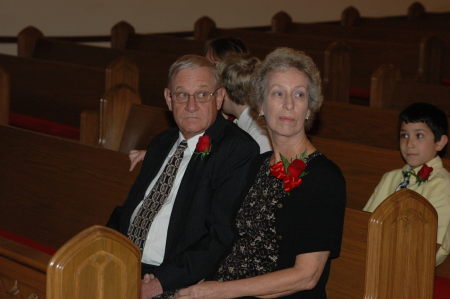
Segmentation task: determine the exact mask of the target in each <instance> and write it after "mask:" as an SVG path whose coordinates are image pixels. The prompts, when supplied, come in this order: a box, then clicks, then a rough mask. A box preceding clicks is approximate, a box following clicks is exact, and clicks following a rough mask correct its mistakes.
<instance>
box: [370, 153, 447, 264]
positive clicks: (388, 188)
mask: <svg viewBox="0 0 450 299" xmlns="http://www.w3.org/2000/svg"><path fill="white" fill-rule="evenodd" d="M426 164H427V165H428V166H430V167H433V171H432V172H431V175H430V177H429V178H428V181H427V182H425V183H422V184H420V186H419V184H418V183H417V181H416V178H415V177H414V176H411V177H410V182H409V184H408V186H407V188H408V189H410V190H413V191H415V192H417V193H419V194H420V195H422V196H423V197H425V198H426V199H427V200H428V201H429V202H430V203H431V204H432V205H433V207H434V208H435V209H436V212H437V214H438V231H437V243H438V244H441V247H440V249H439V250H438V252H437V253H436V265H439V264H440V263H442V262H443V261H444V260H445V258H446V256H447V255H448V254H449V253H450V173H449V172H448V171H447V170H446V169H445V168H444V166H443V165H442V160H441V158H440V157H439V156H436V157H435V158H433V159H432V160H431V161H429V162H427V163H426ZM421 167H422V166H419V167H416V168H414V172H415V173H417V172H418V171H419V170H420V168H421ZM407 169H408V165H405V166H404V167H403V168H402V169H396V170H392V171H390V172H387V173H385V174H384V175H383V177H382V178H381V180H380V182H379V183H378V185H377V187H376V188H375V190H374V192H373V193H372V195H371V196H370V198H369V200H368V201H367V203H366V205H365V206H364V208H363V210H364V211H367V212H373V211H374V210H375V209H376V208H377V207H378V205H380V203H381V202H382V201H383V200H385V199H386V198H387V197H388V196H389V195H391V194H392V193H394V192H395V190H396V189H397V187H398V185H399V184H400V183H401V182H402V181H403V174H402V171H403V170H407Z"/></svg>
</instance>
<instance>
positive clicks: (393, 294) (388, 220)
mask: <svg viewBox="0 0 450 299" xmlns="http://www.w3.org/2000/svg"><path fill="white" fill-rule="evenodd" d="M436 232H437V213H436V210H435V209H434V207H433V206H432V205H431V204H430V203H429V202H428V201H427V200H426V199H425V198H423V197H422V196H421V195H419V194H418V193H416V192H414V191H411V190H408V189H403V190H400V191H398V192H395V193H394V194H392V195H391V196H389V197H388V198H387V199H386V200H384V201H383V203H382V204H381V205H379V206H378V207H377V209H376V210H375V211H374V212H373V213H372V215H371V217H370V221H369V228H368V238H367V267H366V296H365V297H364V298H386V299H389V298H392V299H394V298H395V299H397V298H405V299H406V298H408V299H414V298H417V299H431V298H432V295H433V278H434V267H435V256H436Z"/></svg>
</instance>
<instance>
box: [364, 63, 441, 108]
mask: <svg viewBox="0 0 450 299" xmlns="http://www.w3.org/2000/svg"><path fill="white" fill-rule="evenodd" d="M370 92H371V95H370V106H371V107H378V108H390V109H397V110H401V109H404V108H405V107H406V106H408V105H409V104H412V103H414V102H427V103H431V104H434V105H436V106H438V107H440V108H441V109H442V110H443V111H445V112H446V113H447V114H448V115H450V86H446V85H437V84H431V83H423V82H417V81H413V80H403V79H402V75H401V74H400V70H399V69H398V68H397V67H395V66H394V65H390V64H388V65H382V66H380V67H379V68H378V69H377V70H376V71H375V72H374V74H373V75H372V85H371V90H370Z"/></svg>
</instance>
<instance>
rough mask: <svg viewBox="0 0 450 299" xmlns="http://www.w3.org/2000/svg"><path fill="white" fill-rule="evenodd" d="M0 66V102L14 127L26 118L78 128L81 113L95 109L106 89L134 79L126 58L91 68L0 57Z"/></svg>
mask: <svg viewBox="0 0 450 299" xmlns="http://www.w3.org/2000/svg"><path fill="white" fill-rule="evenodd" d="M0 67H1V68H2V70H4V72H1V73H0V77H2V78H4V79H2V80H1V82H2V84H3V86H4V89H2V93H1V94H0V96H1V99H0V103H2V104H1V106H2V107H8V106H10V109H8V111H11V113H12V114H11V115H10V118H11V120H12V123H13V124H14V123H15V122H14V120H15V119H16V118H17V117H18V116H22V115H25V116H31V117H33V118H36V119H42V120H46V121H51V122H55V123H58V124H62V125H66V126H70V127H73V128H74V129H77V128H79V127H80V113H81V111H83V109H98V107H99V101H100V98H101V96H102V94H103V93H104V92H105V90H107V89H108V88H110V87H112V86H115V85H116V84H124V85H130V86H132V83H133V81H135V79H136V77H135V76H134V75H133V74H132V73H131V72H129V70H130V67H132V64H130V62H129V61H128V60H127V59H126V58H119V59H117V60H115V61H113V62H112V63H111V64H110V65H109V66H108V67H107V68H94V67H87V66H79V65H74V64H67V63H60V62H53V61H43V60H38V59H32V58H21V57H15V56H8V55H0ZM7 77H9V79H8V78H7ZM5 78H6V79H5ZM5 103H10V104H5ZM19 125H20V124H19Z"/></svg>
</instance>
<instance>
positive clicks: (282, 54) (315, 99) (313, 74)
mask: <svg viewBox="0 0 450 299" xmlns="http://www.w3.org/2000/svg"><path fill="white" fill-rule="evenodd" d="M290 68H294V69H297V70H298V71H300V72H302V73H304V74H305V75H306V76H307V77H308V80H309V84H308V108H309V110H310V115H309V118H308V119H307V120H306V122H305V128H306V129H309V128H310V127H311V126H312V123H313V120H314V116H315V114H316V112H317V111H319V109H320V106H321V105H322V101H323V95H322V86H321V84H322V80H321V79H320V72H319V70H318V68H317V66H316V64H315V63H314V61H313V60H312V59H311V57H309V56H307V55H306V54H305V53H303V52H301V51H297V50H294V49H291V48H277V49H275V50H274V51H272V52H271V53H270V54H268V55H267V56H266V58H265V59H264V61H263V62H262V64H261V66H260V67H259V69H258V70H257V72H256V73H255V76H254V82H253V84H254V88H255V93H256V96H255V103H254V105H253V108H254V109H257V110H258V111H259V110H260V109H261V106H262V103H263V101H264V99H265V98H266V95H267V94H266V88H267V77H268V74H269V73H271V72H274V71H287V70H288V69H290Z"/></svg>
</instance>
